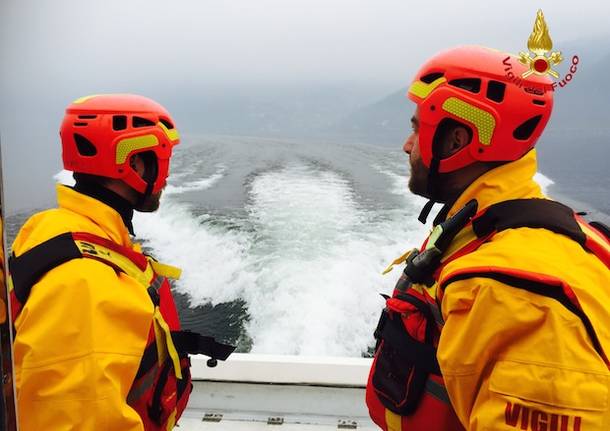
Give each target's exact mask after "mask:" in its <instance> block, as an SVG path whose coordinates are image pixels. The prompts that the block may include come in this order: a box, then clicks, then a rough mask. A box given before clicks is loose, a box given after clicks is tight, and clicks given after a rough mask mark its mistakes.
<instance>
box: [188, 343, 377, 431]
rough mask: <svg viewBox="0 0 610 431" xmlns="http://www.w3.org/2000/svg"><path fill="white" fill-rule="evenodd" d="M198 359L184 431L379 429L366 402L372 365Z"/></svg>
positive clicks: (285, 358)
mask: <svg viewBox="0 0 610 431" xmlns="http://www.w3.org/2000/svg"><path fill="white" fill-rule="evenodd" d="M206 359H207V358H205V357H193V358H192V374H193V381H194V389H193V393H192V394H191V398H190V401H189V407H188V408H187V410H186V411H185V412H184V415H183V417H182V418H181V419H180V421H179V425H180V426H179V429H181V430H189V431H199V430H218V431H242V430H243V431H246V430H247V431H250V430H252V431H257V430H276V431H293V430H294V431H323V430H337V429H339V430H353V429H368V430H374V429H377V428H376V426H375V425H374V424H373V423H372V422H371V420H370V419H369V417H368V412H367V408H366V405H365V401H364V394H365V389H364V388H365V385H366V379H367V375H368V371H369V368H370V365H371V360H370V359H366V358H328V357H301V356H272V355H250V354H234V355H232V356H231V358H230V359H229V360H228V361H227V362H224V363H223V362H219V364H218V366H217V367H215V368H208V367H207V366H206Z"/></svg>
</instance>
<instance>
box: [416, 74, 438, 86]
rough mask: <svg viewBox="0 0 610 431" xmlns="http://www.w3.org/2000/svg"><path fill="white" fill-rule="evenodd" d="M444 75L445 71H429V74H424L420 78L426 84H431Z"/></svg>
mask: <svg viewBox="0 0 610 431" xmlns="http://www.w3.org/2000/svg"><path fill="white" fill-rule="evenodd" d="M443 75H444V74H443V72H435V73H429V74H427V75H424V76H422V77H421V78H419V80H420V81H422V82H424V83H426V84H430V83H432V82H434V81H436V80H437V79H438V78H440V77H442V76H443Z"/></svg>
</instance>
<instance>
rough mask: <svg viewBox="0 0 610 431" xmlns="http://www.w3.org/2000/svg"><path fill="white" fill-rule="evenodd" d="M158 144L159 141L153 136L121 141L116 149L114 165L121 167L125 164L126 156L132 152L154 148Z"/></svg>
mask: <svg viewBox="0 0 610 431" xmlns="http://www.w3.org/2000/svg"><path fill="white" fill-rule="evenodd" d="M158 144H159V140H158V139H157V137H156V136H155V135H144V136H138V137H137V138H127V139H123V140H122V141H120V142H119V143H118V144H117V147H116V164H117V165H122V164H123V163H125V160H127V156H129V154H131V152H133V151H136V150H141V149H143V148H152V147H156V146H157V145H158Z"/></svg>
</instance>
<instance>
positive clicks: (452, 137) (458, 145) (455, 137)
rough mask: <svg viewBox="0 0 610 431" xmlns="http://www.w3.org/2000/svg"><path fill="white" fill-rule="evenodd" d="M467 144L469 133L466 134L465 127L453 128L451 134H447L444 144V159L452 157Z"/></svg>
mask: <svg viewBox="0 0 610 431" xmlns="http://www.w3.org/2000/svg"><path fill="white" fill-rule="evenodd" d="M469 143H470V133H468V131H467V130H466V128H465V127H461V126H458V127H455V128H453V130H452V131H451V133H449V139H448V142H446V147H445V151H446V153H445V154H446V155H445V157H449V156H452V155H454V154H455V153H457V152H458V151H460V150H461V149H462V148H464V147H465V146H466V145H468V144H469Z"/></svg>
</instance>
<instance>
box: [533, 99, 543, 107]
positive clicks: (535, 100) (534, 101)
mask: <svg viewBox="0 0 610 431" xmlns="http://www.w3.org/2000/svg"><path fill="white" fill-rule="evenodd" d="M532 102H533V103H534V105H540V106H544V105H546V102H545V101H544V100H539V99H534V100H532Z"/></svg>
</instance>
